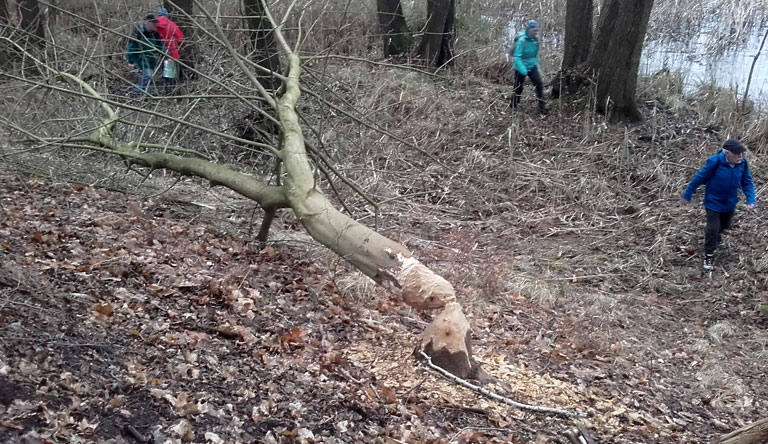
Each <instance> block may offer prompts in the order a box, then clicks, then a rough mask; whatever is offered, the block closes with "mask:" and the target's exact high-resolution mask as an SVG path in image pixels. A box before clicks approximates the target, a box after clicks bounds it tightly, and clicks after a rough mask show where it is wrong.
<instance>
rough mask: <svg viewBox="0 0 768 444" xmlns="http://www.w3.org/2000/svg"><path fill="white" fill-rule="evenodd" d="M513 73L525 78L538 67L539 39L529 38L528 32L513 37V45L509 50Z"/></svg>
mask: <svg viewBox="0 0 768 444" xmlns="http://www.w3.org/2000/svg"><path fill="white" fill-rule="evenodd" d="M510 53H511V54H510V55H511V56H512V57H511V59H512V62H513V66H514V68H515V71H517V72H519V73H520V75H522V76H526V75H528V72H529V71H531V70H532V69H533V68H535V67H537V66H539V65H540V64H541V63H540V60H539V38H538V37H531V36H530V35H528V31H521V32H520V33H519V34H518V35H517V37H515V45H514V46H513V47H512V48H511V50H510Z"/></svg>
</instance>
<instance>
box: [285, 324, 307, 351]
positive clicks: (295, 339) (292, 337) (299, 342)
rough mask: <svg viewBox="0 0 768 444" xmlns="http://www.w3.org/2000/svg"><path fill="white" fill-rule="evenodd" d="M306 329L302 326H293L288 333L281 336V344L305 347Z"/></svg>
mask: <svg viewBox="0 0 768 444" xmlns="http://www.w3.org/2000/svg"><path fill="white" fill-rule="evenodd" d="M305 339H306V338H305V334H304V330H302V329H301V328H298V327H297V328H292V329H290V330H289V331H288V332H287V333H285V334H283V335H282V336H280V345H281V346H283V347H290V346H294V347H303V346H304V340H305Z"/></svg>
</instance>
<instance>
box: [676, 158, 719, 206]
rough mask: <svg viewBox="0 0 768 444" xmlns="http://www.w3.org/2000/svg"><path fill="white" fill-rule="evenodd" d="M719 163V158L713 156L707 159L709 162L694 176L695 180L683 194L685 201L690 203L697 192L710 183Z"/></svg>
mask: <svg viewBox="0 0 768 444" xmlns="http://www.w3.org/2000/svg"><path fill="white" fill-rule="evenodd" d="M718 162H719V159H718V158H717V156H712V157H710V158H709V159H707V162H706V163H705V164H704V166H703V167H701V169H700V170H699V172H698V173H696V175H695V176H693V179H691V182H690V183H689V184H688V188H686V189H685V193H683V200H684V201H686V202H690V200H691V199H693V194H694V193H696V190H697V189H698V188H699V187H700V186H702V185H704V184H705V183H706V182H708V181H709V179H710V178H711V177H712V174H714V172H715V169H716V168H717V164H718Z"/></svg>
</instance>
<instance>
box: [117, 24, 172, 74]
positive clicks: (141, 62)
mask: <svg viewBox="0 0 768 444" xmlns="http://www.w3.org/2000/svg"><path fill="white" fill-rule="evenodd" d="M164 52H165V47H164V46H163V41H162V40H161V39H160V35H159V34H158V33H157V32H154V31H147V29H146V28H145V27H144V25H143V24H141V25H139V26H137V27H136V29H135V30H134V31H133V34H131V38H130V39H128V46H126V48H125V59H126V60H128V63H131V64H133V65H136V66H138V67H139V68H142V69H146V68H149V69H155V67H157V63H158V60H159V57H160V56H161V55H162V54H163V53H164Z"/></svg>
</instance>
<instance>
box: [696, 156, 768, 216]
mask: <svg viewBox="0 0 768 444" xmlns="http://www.w3.org/2000/svg"><path fill="white" fill-rule="evenodd" d="M705 184H706V186H707V187H706V190H705V192H704V208H706V209H708V210H711V211H717V212H719V213H727V212H730V211H733V210H734V209H735V208H736V204H737V203H739V188H741V191H742V192H744V195H745V196H746V197H747V204H748V205H754V204H755V203H756V201H755V184H754V183H753V182H752V173H750V172H749V165H747V160H746V159H744V160H742V161H741V163H740V164H738V165H736V166H735V167H732V166H730V164H729V163H728V160H727V159H726V158H725V153H724V152H722V151H720V152H719V153H717V154H715V155H714V156H712V157H710V158H709V159H707V162H706V163H705V164H704V166H703V167H702V168H701V169H700V170H699V172H698V173H696V175H695V176H693V179H691V183H690V184H688V188H686V189H685V194H683V199H685V200H691V199H692V198H693V194H694V193H695V192H696V189H697V188H699V187H700V186H701V185H705Z"/></svg>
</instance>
